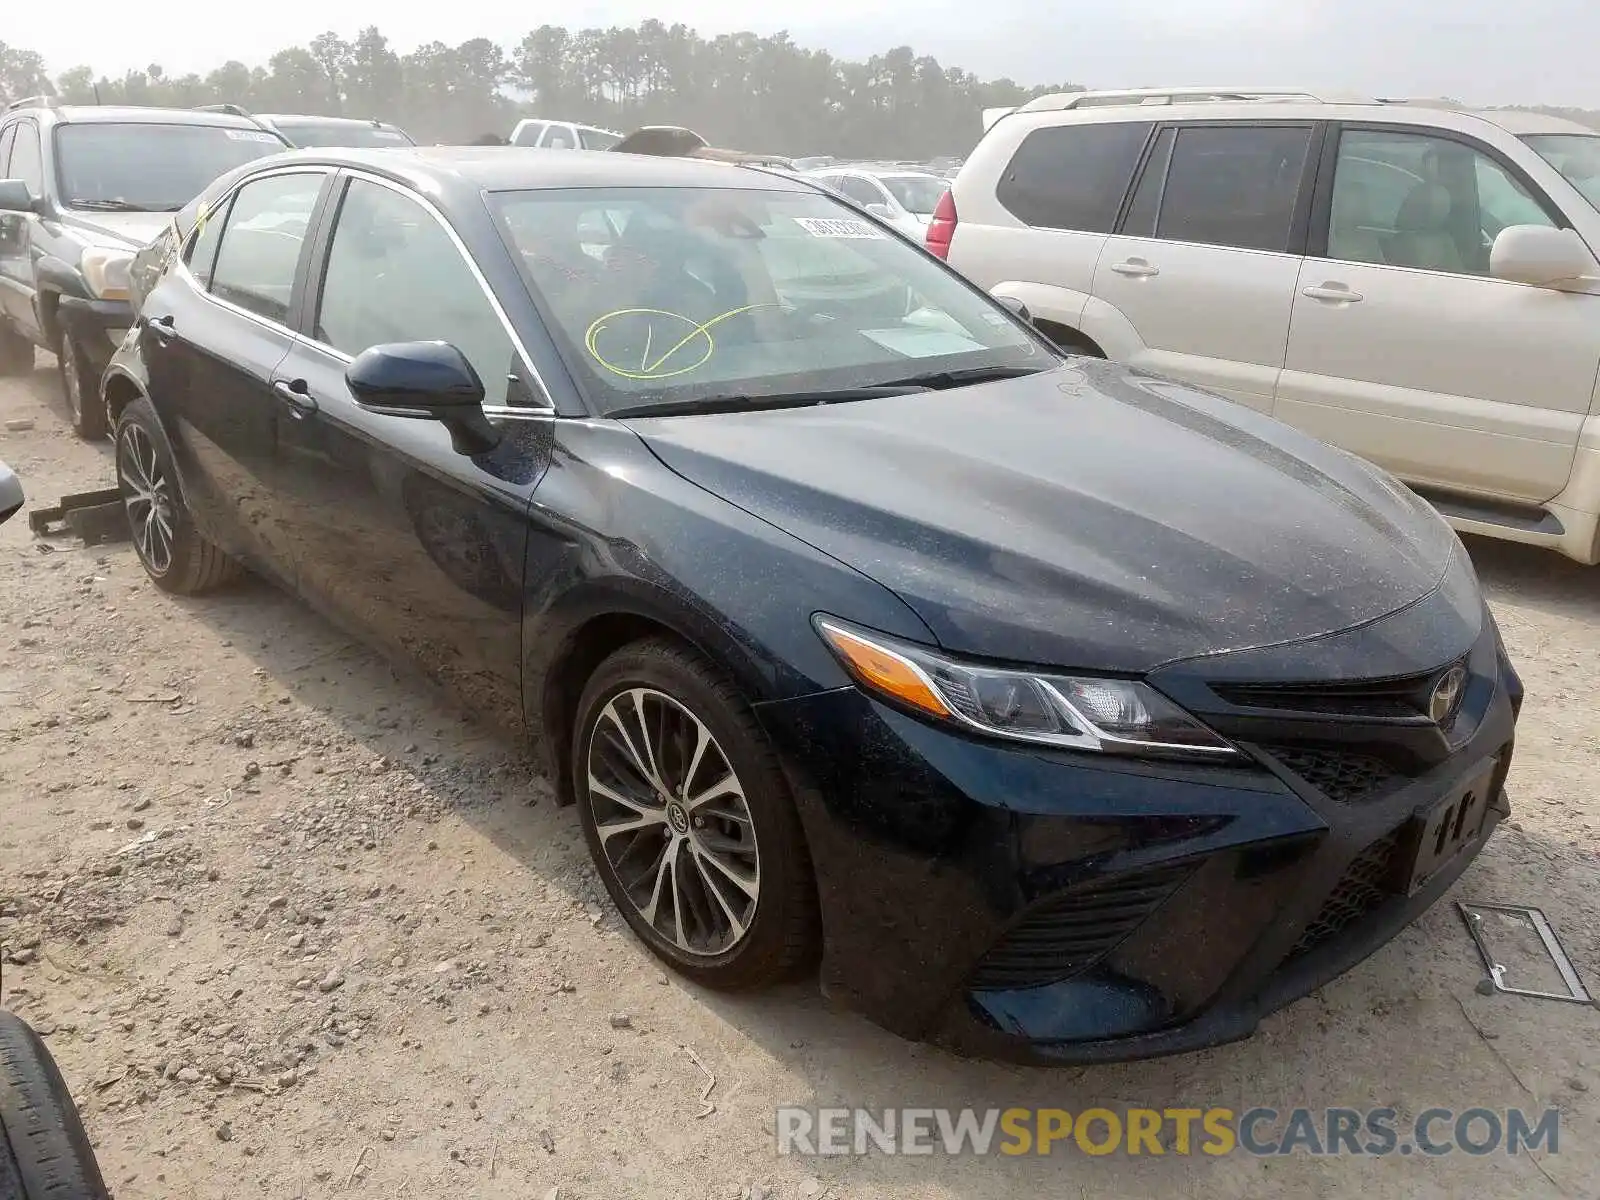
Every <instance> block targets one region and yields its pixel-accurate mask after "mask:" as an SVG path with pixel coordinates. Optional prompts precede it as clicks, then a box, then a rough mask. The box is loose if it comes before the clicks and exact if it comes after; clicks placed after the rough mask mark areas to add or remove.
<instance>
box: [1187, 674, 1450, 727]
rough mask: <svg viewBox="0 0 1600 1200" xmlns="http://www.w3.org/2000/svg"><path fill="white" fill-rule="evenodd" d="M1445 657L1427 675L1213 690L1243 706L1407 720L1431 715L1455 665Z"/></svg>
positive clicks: (1215, 686) (1216, 687)
mask: <svg viewBox="0 0 1600 1200" xmlns="http://www.w3.org/2000/svg"><path fill="white" fill-rule="evenodd" d="M1465 665H1466V659H1457V660H1456V661H1455V662H1454V663H1446V664H1445V665H1444V666H1442V667H1440V668H1439V669H1438V670H1435V671H1429V672H1428V673H1427V674H1425V675H1405V676H1401V677H1398V678H1395V679H1363V680H1358V681H1356V682H1353V683H1215V684H1212V685H1211V690H1212V691H1214V692H1216V694H1217V695H1218V696H1220V697H1222V699H1224V700H1226V701H1227V702H1228V703H1229V704H1233V705H1237V706H1238V707H1240V708H1263V709H1275V710H1277V711H1280V712H1300V713H1317V714H1319V715H1322V716H1337V717H1348V718H1350V719H1352V720H1387V721H1394V720H1407V719H1415V718H1417V717H1426V716H1428V715H1429V712H1428V709H1429V701H1430V698H1431V696H1432V694H1433V685H1434V683H1435V682H1436V681H1437V680H1438V678H1439V676H1440V675H1441V674H1443V673H1444V672H1445V671H1447V670H1449V669H1450V668H1451V667H1452V666H1465Z"/></svg>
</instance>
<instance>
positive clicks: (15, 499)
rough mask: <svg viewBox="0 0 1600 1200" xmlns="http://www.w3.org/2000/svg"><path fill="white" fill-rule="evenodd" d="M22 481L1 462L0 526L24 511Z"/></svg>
mask: <svg viewBox="0 0 1600 1200" xmlns="http://www.w3.org/2000/svg"><path fill="white" fill-rule="evenodd" d="M23 499H24V497H23V495H22V481H21V480H20V479H18V478H17V476H16V473H15V472H13V471H12V469H11V468H10V467H8V466H6V465H5V463H3V462H0V525H4V524H5V523H6V522H7V521H9V520H10V519H11V518H12V517H14V516H16V515H17V513H19V512H20V511H21V510H22V503H23Z"/></svg>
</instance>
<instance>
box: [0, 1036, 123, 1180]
mask: <svg viewBox="0 0 1600 1200" xmlns="http://www.w3.org/2000/svg"><path fill="white" fill-rule="evenodd" d="M0 1197H5V1200H12V1198H13V1197H15V1198H16V1200H110V1193H109V1192H107V1191H106V1184H105V1179H104V1178H103V1177H102V1176H101V1174H100V1166H99V1164H98V1163H96V1162H95V1158H94V1150H93V1149H92V1148H91V1147H90V1145H89V1135H88V1134H87V1133H85V1132H84V1128H83V1120H82V1118H81V1117H80V1116H79V1115H78V1108H77V1105H75V1104H73V1102H72V1093H71V1092H69V1091H68V1090H67V1085H66V1081H65V1080H63V1079H62V1078H61V1070H60V1068H58V1067H57V1066H56V1063H55V1059H53V1058H52V1057H51V1056H50V1051H49V1050H47V1049H46V1048H45V1045H44V1043H43V1042H42V1041H40V1040H39V1035H38V1034H36V1033H35V1032H34V1031H33V1030H32V1029H30V1028H28V1026H27V1025H26V1024H25V1023H24V1022H23V1021H22V1020H21V1019H20V1018H18V1017H15V1016H12V1015H11V1014H10V1013H8V1012H0Z"/></svg>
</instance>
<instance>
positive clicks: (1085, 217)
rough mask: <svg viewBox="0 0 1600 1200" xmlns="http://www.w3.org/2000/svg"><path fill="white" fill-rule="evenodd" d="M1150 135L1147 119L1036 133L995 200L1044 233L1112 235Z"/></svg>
mask: <svg viewBox="0 0 1600 1200" xmlns="http://www.w3.org/2000/svg"><path fill="white" fill-rule="evenodd" d="M1149 136H1150V123H1149V122H1147V121H1116V122H1111V123H1108V124H1095V125H1078V124H1073V125H1057V126H1054V127H1052V128H1048V129H1036V130H1034V131H1033V132H1032V133H1030V134H1029V135H1028V136H1027V137H1025V138H1023V139H1022V144H1021V145H1020V146H1018V147H1017V151H1016V153H1015V154H1013V155H1012V156H1011V162H1010V163H1009V164H1008V165H1007V167H1006V170H1005V173H1004V174H1003V175H1002V176H1001V177H1000V183H999V185H998V186H997V187H996V188H995V198H996V199H997V200H999V201H1000V203H1001V205H1003V206H1004V207H1005V209H1006V210H1007V211H1008V212H1010V213H1011V214H1012V215H1013V216H1014V217H1016V218H1017V219H1018V220H1019V221H1024V222H1026V223H1027V224H1029V225H1033V226H1036V227H1038V228H1040V229H1072V230H1079V231H1082V232H1084V233H1110V232H1111V227H1112V226H1113V225H1115V224H1116V220H1117V211H1118V209H1120V208H1121V207H1122V198H1123V196H1124V195H1126V194H1127V191H1128V182H1129V180H1131V179H1132V178H1133V171H1134V167H1135V166H1136V165H1137V164H1138V161H1139V154H1140V152H1141V151H1142V150H1143V149H1144V144H1145V141H1146V140H1147V139H1148V138H1149Z"/></svg>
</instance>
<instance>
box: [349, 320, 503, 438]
mask: <svg viewBox="0 0 1600 1200" xmlns="http://www.w3.org/2000/svg"><path fill="white" fill-rule="evenodd" d="M344 381H345V383H346V384H348V385H349V388H350V394H351V395H353V396H354V397H355V400H356V403H357V404H359V405H360V406H361V407H362V408H364V409H366V410H367V411H368V412H372V413H380V414H382V415H383V416H387V417H410V418H412V419H415V420H423V421H438V422H439V423H440V424H441V425H443V426H444V427H445V428H446V429H448V430H449V431H450V444H451V445H452V446H454V447H455V451H456V453H457V454H469V455H470V454H483V453H486V452H487V451H490V450H493V449H494V448H495V447H496V446H497V445H499V444H500V433H499V431H498V430H497V429H495V427H494V426H493V425H491V424H489V418H488V417H486V416H484V415H483V382H482V380H480V379H479V378H478V373H477V372H476V371H474V370H473V369H472V364H471V363H469V362H468V361H467V359H466V356H465V355H464V354H462V353H461V351H459V350H457V349H456V348H455V347H454V346H452V345H451V344H450V343H449V342H391V343H389V344H388V345H383V346H373V347H371V348H370V349H367V350H363V351H362V352H361V353H360V354H358V355H357V356H356V359H355V361H354V362H352V363H351V364H350V366H349V367H348V368H347V369H346V371H345V373H344Z"/></svg>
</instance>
